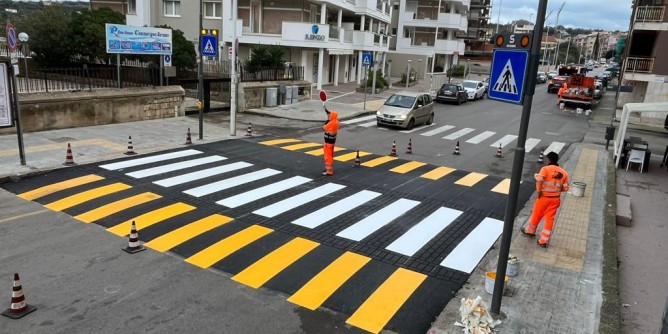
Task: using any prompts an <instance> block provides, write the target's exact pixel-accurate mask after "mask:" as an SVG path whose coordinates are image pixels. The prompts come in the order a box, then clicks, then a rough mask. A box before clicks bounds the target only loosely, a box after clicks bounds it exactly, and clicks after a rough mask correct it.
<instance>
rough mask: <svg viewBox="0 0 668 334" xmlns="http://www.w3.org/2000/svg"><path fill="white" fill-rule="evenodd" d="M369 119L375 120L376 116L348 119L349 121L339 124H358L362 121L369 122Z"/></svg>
mask: <svg viewBox="0 0 668 334" xmlns="http://www.w3.org/2000/svg"><path fill="white" fill-rule="evenodd" d="M370 119H373V120H375V119H376V115H370V116H364V117H358V118H353V119H349V120H346V121H343V122H341V124H353V123H359V122H363V121H368V120H370Z"/></svg>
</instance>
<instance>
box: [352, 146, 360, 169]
mask: <svg viewBox="0 0 668 334" xmlns="http://www.w3.org/2000/svg"><path fill="white" fill-rule="evenodd" d="M360 165H361V162H360V151H359V150H357V155H356V156H355V164H354V165H353V167H359V166H360Z"/></svg>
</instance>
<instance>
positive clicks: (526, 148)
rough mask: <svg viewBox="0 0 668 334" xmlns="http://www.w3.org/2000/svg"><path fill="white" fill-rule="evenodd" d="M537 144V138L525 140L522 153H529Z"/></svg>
mask: <svg viewBox="0 0 668 334" xmlns="http://www.w3.org/2000/svg"><path fill="white" fill-rule="evenodd" d="M538 143H540V139H538V138H529V139H527V141H526V143H525V144H524V151H525V152H526V153H529V152H531V150H533V148H534V147H536V145H538Z"/></svg>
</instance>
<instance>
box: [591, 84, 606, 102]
mask: <svg viewBox="0 0 668 334" xmlns="http://www.w3.org/2000/svg"><path fill="white" fill-rule="evenodd" d="M604 92H605V87H604V86H603V82H602V81H601V80H596V86H595V88H594V98H595V99H600V98H601V97H602V96H603V93H604Z"/></svg>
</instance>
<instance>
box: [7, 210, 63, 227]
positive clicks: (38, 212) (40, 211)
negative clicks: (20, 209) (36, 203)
mask: <svg viewBox="0 0 668 334" xmlns="http://www.w3.org/2000/svg"><path fill="white" fill-rule="evenodd" d="M45 212H52V211H51V210H46V209H43V210H37V211H33V212H28V213H24V214H22V215H16V216H12V217H7V218H2V219H0V224H1V223H6V222H9V221H12V220H17V219H21V218H26V217H30V216H35V215H39V214H42V213H45Z"/></svg>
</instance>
